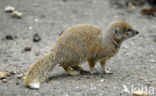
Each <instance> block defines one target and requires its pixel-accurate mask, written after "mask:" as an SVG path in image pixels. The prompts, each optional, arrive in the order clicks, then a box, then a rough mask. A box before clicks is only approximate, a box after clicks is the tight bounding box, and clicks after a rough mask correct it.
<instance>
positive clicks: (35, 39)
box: [33, 33, 41, 42]
mask: <svg viewBox="0 0 156 96" xmlns="http://www.w3.org/2000/svg"><path fill="white" fill-rule="evenodd" d="M40 40H41V37H40V36H39V35H38V33H36V34H34V36H33V41H34V42H39V41H40Z"/></svg>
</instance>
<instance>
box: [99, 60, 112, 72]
mask: <svg viewBox="0 0 156 96" xmlns="http://www.w3.org/2000/svg"><path fill="white" fill-rule="evenodd" d="M100 63H101V67H102V70H103V73H105V74H113V73H112V71H111V70H110V69H109V68H108V67H107V66H106V60H105V59H104V60H102V61H101V62H100Z"/></svg>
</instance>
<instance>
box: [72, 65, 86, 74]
mask: <svg viewBox="0 0 156 96" xmlns="http://www.w3.org/2000/svg"><path fill="white" fill-rule="evenodd" d="M72 68H73V69H74V70H77V71H80V73H81V74H87V73H88V71H86V70H84V69H83V68H82V67H80V66H78V65H76V66H73V67H72Z"/></svg>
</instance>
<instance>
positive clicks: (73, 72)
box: [61, 65, 79, 75]
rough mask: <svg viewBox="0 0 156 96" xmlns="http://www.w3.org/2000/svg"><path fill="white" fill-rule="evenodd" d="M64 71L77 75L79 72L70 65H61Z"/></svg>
mask: <svg viewBox="0 0 156 96" xmlns="http://www.w3.org/2000/svg"><path fill="white" fill-rule="evenodd" d="M61 66H62V67H63V68H64V70H65V71H67V72H68V73H69V74H70V75H78V74H79V73H78V72H76V71H73V70H72V68H71V67H70V66H66V65H61Z"/></svg>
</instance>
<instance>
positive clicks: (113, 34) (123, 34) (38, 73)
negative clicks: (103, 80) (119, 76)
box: [24, 21, 139, 89]
mask: <svg viewBox="0 0 156 96" xmlns="http://www.w3.org/2000/svg"><path fill="white" fill-rule="evenodd" d="M138 33H139V32H138V31H136V30H134V29H133V28H132V27H131V26H130V25H128V24H127V23H126V22H123V21H116V22H113V23H112V24H110V26H109V28H108V29H107V30H106V31H102V30H101V29H100V28H98V27H96V26H93V25H90V24H80V25H76V26H74V27H71V28H69V29H67V30H66V31H65V32H64V33H63V34H62V35H61V36H60V38H59V40H58V41H57V43H56V46H55V47H54V48H53V49H52V51H51V53H49V54H47V55H45V56H44V57H43V58H41V59H39V60H38V61H37V62H36V63H35V64H33V65H32V66H31V68H30V70H29V71H28V72H27V74H26V76H25V79H24V83H25V85H26V86H28V87H30V88H36V89H37V88H40V83H42V82H44V81H45V80H46V79H47V78H48V76H49V75H48V74H49V71H50V70H52V69H53V68H54V67H55V66H56V65H57V64H59V65H60V66H62V67H63V68H64V70H65V71H67V72H68V73H69V74H71V75H76V74H77V73H76V72H75V71H73V69H75V70H79V71H82V70H83V69H82V68H81V67H80V66H79V64H80V63H82V62H84V61H88V63H89V67H90V72H93V67H94V65H95V63H96V62H97V61H100V63H101V67H102V69H103V71H104V72H105V73H111V72H110V71H109V70H108V68H107V67H106V60H108V59H109V58H111V57H112V56H114V55H115V54H116V53H117V52H118V49H119V48H120V45H121V43H122V41H124V40H125V39H127V38H130V37H133V36H135V35H136V34H138Z"/></svg>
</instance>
